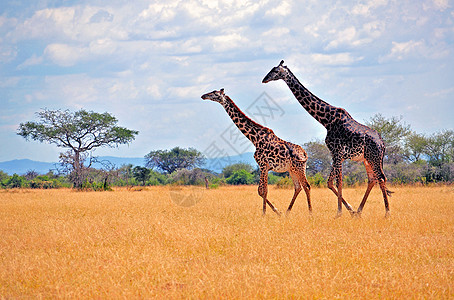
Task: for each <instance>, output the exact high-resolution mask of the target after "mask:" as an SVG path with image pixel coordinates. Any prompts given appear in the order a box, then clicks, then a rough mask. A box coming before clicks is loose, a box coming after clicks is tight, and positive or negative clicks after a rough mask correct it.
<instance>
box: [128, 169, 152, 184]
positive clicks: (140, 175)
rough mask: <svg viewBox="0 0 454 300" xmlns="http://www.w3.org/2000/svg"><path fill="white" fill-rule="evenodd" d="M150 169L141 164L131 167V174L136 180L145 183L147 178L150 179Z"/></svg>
mask: <svg viewBox="0 0 454 300" xmlns="http://www.w3.org/2000/svg"><path fill="white" fill-rule="evenodd" d="M150 173H151V170H150V169H148V168H144V167H141V166H136V167H134V169H132V174H133V176H134V178H135V179H136V180H137V181H140V182H142V185H145V183H146V182H147V180H148V179H150Z"/></svg>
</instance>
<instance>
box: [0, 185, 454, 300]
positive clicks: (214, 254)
mask: <svg viewBox="0 0 454 300" xmlns="http://www.w3.org/2000/svg"><path fill="white" fill-rule="evenodd" d="M393 190H394V192H395V193H394V194H393V197H392V198H391V199H390V205H391V217H390V218H388V219H385V218H384V205H383V200H382V198H381V194H380V192H379V189H378V188H377V187H375V188H374V190H373V191H372V193H371V196H370V198H369V201H368V203H367V204H366V206H365V209H364V212H363V216H362V218H361V219H358V218H351V217H350V216H349V215H348V213H347V212H345V211H344V215H343V216H342V217H341V218H338V219H334V216H335V213H336V207H337V204H336V199H335V196H333V194H332V193H331V192H330V191H329V190H328V189H326V188H314V189H312V198H313V209H314V213H313V215H312V216H310V215H309V214H308V211H307V204H306V199H305V195H304V194H301V195H300V197H299V198H298V200H297V202H296V204H295V206H294V208H293V211H292V213H291V214H290V215H289V216H287V217H281V218H278V217H277V216H276V215H275V214H274V213H273V212H272V211H271V210H270V209H269V208H268V210H267V215H266V216H265V217H262V216H261V199H260V198H259V196H258V195H257V192H256V191H257V188H256V187H254V186H240V187H221V188H218V189H213V190H204V189H199V188H193V187H183V188H171V187H152V188H147V189H145V190H142V191H130V190H129V191H128V190H126V189H120V190H115V191H113V192H75V191H72V190H65V189H61V190H9V191H0V235H1V238H0V298H5V299H9V298H30V297H31V298H78V299H83V298H165V299H167V298H210V299H213V298H215V299H218V298H236V299H238V298H239V299H249V298H327V299H332V298H353V299H355V298H356V299H376V298H385V299H388V298H400V299H415V298H417V299H419V298H434V299H449V298H451V299H452V298H454V287H453V286H454V188H453V187H452V186H444V187H393ZM363 193H364V188H355V189H344V195H345V198H346V199H347V200H348V201H349V202H350V203H351V204H352V205H354V207H357V206H358V204H359V202H360V200H361V197H362V195H363ZM292 194H293V190H280V189H275V188H273V187H271V188H270V191H269V196H270V200H271V201H272V202H273V203H275V204H276V205H277V207H278V208H279V209H280V210H281V211H284V210H285V208H286V207H287V205H288V203H289V201H290V199H291V196H292ZM186 200H190V201H189V202H187V201H186ZM184 201H186V202H184ZM191 201H192V202H191ZM196 202H197V203H196ZM177 203H178V204H177ZM194 203H195V205H192V206H191V204H194Z"/></svg>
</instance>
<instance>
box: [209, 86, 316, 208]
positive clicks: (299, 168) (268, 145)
mask: <svg viewBox="0 0 454 300" xmlns="http://www.w3.org/2000/svg"><path fill="white" fill-rule="evenodd" d="M202 99H204V100H211V101H215V102H218V103H220V104H221V105H222V106H223V107H224V109H225V110H226V111H227V114H228V115H229V116H230V118H231V119H232V121H233V123H235V125H236V126H237V127H238V129H239V130H241V132H242V133H243V134H244V135H245V136H246V137H247V138H248V139H249V140H250V141H251V142H252V143H253V144H254V146H255V148H256V151H255V153H254V158H255V160H256V161H257V164H258V165H259V168H260V183H259V187H258V193H259V195H260V197H262V198H263V214H265V212H266V204H267V203H268V205H269V206H270V207H271V209H272V210H273V211H274V212H275V213H276V214H278V215H280V212H279V211H278V210H277V209H276V208H275V207H274V205H273V204H272V203H271V202H270V201H268V199H267V194H268V172H269V171H275V172H279V173H282V172H287V171H288V172H289V174H290V176H291V178H292V181H293V184H294V186H295V192H294V194H293V198H292V201H291V202H290V205H289V207H288V209H287V213H289V212H290V210H291V209H292V207H293V204H294V203H295V200H296V197H297V196H298V194H299V193H300V191H301V189H302V188H304V191H305V192H306V197H307V205H308V208H309V212H312V206H311V198H310V185H309V182H308V181H307V179H306V162H307V153H306V151H304V149H303V148H302V147H301V146H299V145H296V144H292V143H289V142H286V141H284V140H282V139H280V138H279V137H277V136H276V135H275V134H274V132H273V131H272V130H271V129H269V128H267V127H265V126H262V125H260V124H258V123H256V122H254V121H252V120H251V119H250V118H249V117H248V116H246V115H245V114H244V113H243V112H242V111H241V110H240V109H239V108H238V106H236V104H235V103H234V102H233V100H232V99H230V97H229V96H227V95H225V94H224V89H221V90H220V91H213V92H211V93H208V94H205V95H203V96H202Z"/></svg>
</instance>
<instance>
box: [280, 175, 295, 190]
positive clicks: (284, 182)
mask: <svg viewBox="0 0 454 300" xmlns="http://www.w3.org/2000/svg"><path fill="white" fill-rule="evenodd" d="M276 187H277V188H279V189H289V188H293V187H294V185H293V181H292V179H290V178H289V177H283V178H281V179H280V180H279V181H278V182H277V183H276Z"/></svg>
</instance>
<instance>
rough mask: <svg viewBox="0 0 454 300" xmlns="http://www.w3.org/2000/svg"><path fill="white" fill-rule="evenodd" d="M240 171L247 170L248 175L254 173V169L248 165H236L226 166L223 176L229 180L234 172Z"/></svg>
mask: <svg viewBox="0 0 454 300" xmlns="http://www.w3.org/2000/svg"><path fill="white" fill-rule="evenodd" d="M240 170H245V171H246V172H248V173H252V172H253V171H254V168H253V167H252V166H251V165H250V164H248V163H242V162H240V163H235V164H231V165H228V166H225V167H224V169H222V175H223V176H224V178H229V177H230V176H232V174H233V173H234V172H236V171H240Z"/></svg>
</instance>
